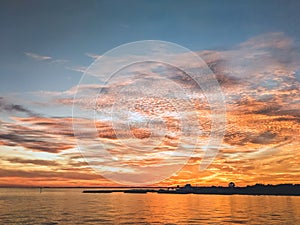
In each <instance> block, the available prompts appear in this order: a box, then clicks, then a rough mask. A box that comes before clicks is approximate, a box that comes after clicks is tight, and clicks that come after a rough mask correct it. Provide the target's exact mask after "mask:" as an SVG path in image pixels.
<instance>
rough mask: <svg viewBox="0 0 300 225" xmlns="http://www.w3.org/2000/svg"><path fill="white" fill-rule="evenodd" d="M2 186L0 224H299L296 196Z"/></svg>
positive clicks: (299, 207) (298, 204)
mask: <svg viewBox="0 0 300 225" xmlns="http://www.w3.org/2000/svg"><path fill="white" fill-rule="evenodd" d="M82 190H83V189H63V188H62V189H59V188H51V189H43V191H42V193H40V190H39V189H38V188H10V189H8V188H0V224H45V225H46V224H48V225H50V224H53V225H54V224H300V197H299V196H244V195H194V194H186V195H174V194H173V195H172V194H157V193H147V194H126V193H109V194H84V193H81V192H82Z"/></svg>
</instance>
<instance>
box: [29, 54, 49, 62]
mask: <svg viewBox="0 0 300 225" xmlns="http://www.w3.org/2000/svg"><path fill="white" fill-rule="evenodd" d="M25 55H26V56H28V57H30V58H33V59H36V60H40V61H44V60H50V59H52V57H50V56H46V55H39V54H37V53H33V52H25Z"/></svg>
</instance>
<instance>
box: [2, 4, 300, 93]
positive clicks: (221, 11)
mask: <svg viewBox="0 0 300 225" xmlns="http://www.w3.org/2000/svg"><path fill="white" fill-rule="evenodd" d="M299 6H300V3H299V2H298V1H276V0H275V1H176V0H175V1H168V0H164V1H145V0H141V1H137V0H129V1H92V0H90V1H66V0H63V1H57V0H53V1H38V0H35V1H32V0H29V1H15V0H12V1H1V7H0V28H1V42H0V49H1V51H0V76H1V83H0V91H1V93H9V92H19V91H20V92H23V91H25V92H28V91H36V90H48V91H62V90H66V89H68V88H70V87H72V86H74V85H76V84H77V82H78V81H79V79H80V76H81V74H80V73H78V72H75V71H73V70H71V69H70V68H74V67H79V66H88V65H89V64H90V63H91V62H92V59H91V58H88V57H87V56H86V55H85V53H95V54H103V53H104V52H106V51H108V50H110V49H111V48H114V47H116V46H118V45H120V44H124V43H127V42H132V41H137V40H145V39H157V40H164V41H171V42H175V43H177V44H180V45H183V46H185V47H187V48H190V49H191V50H195V51H199V50H203V49H226V48H230V47H231V46H233V45H235V44H238V43H241V42H243V41H245V40H247V39H248V38H250V37H253V36H256V35H259V34H262V33H267V32H284V33H285V34H287V35H288V36H290V37H292V38H294V39H296V40H297V39H298V38H299V34H300V30H299V26H298V22H297V21H298V16H297V15H298V9H299ZM26 52H27V53H35V54H38V55H42V56H49V57H52V60H48V61H47V60H35V59H34V58H32V57H28V55H27V56H26V54H25V53H26ZM56 60H63V61H62V62H61V61H58V62H57V61H56ZM45 61H47V62H45ZM52 61H55V62H54V63H51V62H52Z"/></svg>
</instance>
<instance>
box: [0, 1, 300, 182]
mask: <svg viewBox="0 0 300 225" xmlns="http://www.w3.org/2000/svg"><path fill="white" fill-rule="evenodd" d="M299 4H300V3H299V2H298V1H283V0H282V1H278V0H274V1H263V2H262V1H247V2H246V1H234V0H232V1H221V0H220V1H190V0H187V1H178V0H175V1H168V0H164V1H145V0H140V1H137V0H135V1H134V0H125V1H92V0H90V1H68V0H63V1H56V0H53V1H45V0H43V1H37V0H36V1H32V0H28V1H15V0H10V1H8V0H4V1H1V3H0V5H1V7H0V29H1V37H0V49H1V50H0V79H1V82H0V149H1V153H0V156H1V158H0V170H1V172H0V185H1V186H95V185H97V186H103V185H109V186H111V185H119V183H116V180H117V181H124V180H125V181H128V180H126V179H129V180H130V179H132V178H134V177H136V179H141V177H143V178H145V180H143V182H147V181H149V182H150V183H151V181H152V178H153V179H154V178H155V179H154V180H155V181H158V182H156V183H154V184H155V185H177V184H185V183H192V184H198V185H227V183H229V182H230V181H234V182H235V183H236V184H237V185H240V186H243V185H248V184H255V183H273V184H277V183H299V181H298V179H297V178H298V177H299V175H300V166H299V163H300V153H299V152H300V151H298V150H300V143H299V140H300V138H299V136H300V125H299V122H300V118H299V114H300V113H299V112H300V106H299V103H300V91H299V90H300V63H299V62H300V60H299V59H300V58H299V56H300V48H299V39H300V26H299V13H298V9H299V7H300V5H299ZM143 40H160V41H164V42H172V43H175V44H178V45H180V46H183V47H185V48H187V49H189V50H191V51H192V52H194V53H195V54H197V55H198V56H199V57H201V59H202V60H204V62H205V65H204V64H203V65H201V66H200V67H201V68H200V69H201V71H202V70H203V71H205V72H213V74H214V75H215V78H216V80H217V81H218V83H219V85H220V88H221V90H222V93H223V96H224V102H225V103H224V104H225V105H224V106H225V107H226V113H225V114H224V115H223V114H222V115H221V116H224V117H225V118H226V126H225V128H224V129H225V131H224V137H223V139H222V143H221V144H220V146H218V148H216V147H215V146H212V145H209V144H207V140H208V139H209V135H210V134H211V130H212V124H213V123H212V117H211V115H212V114H213V110H212V108H213V106H210V107H208V105H209V104H210V102H209V99H210V97H209V96H214V92H213V90H208V91H207V92H208V93H204V94H203V90H202V91H201V89H200V88H199V87H198V86H197V85H196V84H195V83H193V79H192V80H191V79H190V78H187V77H186V74H184V73H183V72H182V71H181V70H178V69H174V68H173V69H172V68H170V67H168V66H166V65H162V64H151V63H150V64H147V63H146V64H143V65H142V66H139V65H133V66H132V67H128V68H127V69H125V70H124V71H123V72H120V73H118V74H117V75H116V76H115V78H114V79H113V80H112V81H111V82H110V83H107V84H105V85H104V84H103V83H101V82H100V81H99V80H98V78H99V77H97V76H98V75H101V72H102V70H103V67H100V66H97V65H101V64H100V63H101V59H104V58H103V57H102V58H101V56H103V55H104V54H105V53H106V52H107V51H109V50H111V49H114V48H116V47H118V46H120V45H122V44H126V43H131V42H136V41H143ZM162 49H164V48H163V47H162ZM118 57H120V56H118ZM131 57H132V56H131ZM128 59H130V55H129V56H128ZM189 59H190V58H189V57H187V55H184V54H182V55H180V54H179V55H177V56H176V57H175V59H174V61H173V62H174V63H175V64H180V63H182V62H184V63H185V64H184V65H185V67H186V68H185V69H187V70H189V69H193V68H194V65H193V63H192V62H191V61H189ZM95 60H96V63H94V64H92V63H93V62H94V61H95ZM99 60H100V61H99ZM115 60H116V61H113V60H112V61H111V62H119V61H118V58H116V59H115ZM111 62H110V63H111ZM97 63H99V64H97ZM110 63H109V61H107V64H106V65H107V67H108V68H109V69H110V67H109V66H110V65H111V64H110ZM91 64H92V66H90V65H91ZM198 69H199V68H198ZM87 71H88V72H87ZM84 72H87V73H86V76H85V77H83V74H84ZM89 72H93V73H95V74H96V76H93V75H91V74H90V73H89ZM82 77H83V79H82ZM95 77H96V78H95ZM137 77H139V78H137ZM87 78H89V79H88V80H87V82H86V83H84V84H83V83H82V81H85V79H87ZM202 78H204V77H201V76H200V78H199V81H200V80H201V79H202ZM195 79H196V78H194V80H195ZM141 80H142V81H143V82H142V83H141ZM196 80H197V79H196ZM80 82H81V83H80ZM147 82H148V83H147ZM147 85H148V86H147ZM172 85H176V87H180V88H175V89H176V90H177V91H174V86H172ZM141 86H142V87H144V89H141V88H140V87H141ZM78 87H79V88H78ZM149 87H151V88H149ZM99 90H103V92H101V94H100V96H99ZM178 90H184V91H185V92H180V91H178ZM167 92H168V93H171V92H173V94H174V93H176V94H178V96H179V97H178V96H177V97H176V98H175V99H174V96H173V97H170V96H169V95H167V94H166V93H167ZM76 93H77V96H80V94H83V97H82V99H80V98H78V97H77V98H76V96H75V99H74V94H76ZM137 93H138V94H137ZM183 93H184V94H183ZM87 95H89V96H87ZM183 95H184V96H183ZM94 96H98V97H97V98H95V97H94ZM186 96H188V101H183V100H185V98H186ZM84 97H85V98H84ZM123 97H127V98H128V99H129V100H130V101H129V103H130V104H131V102H132V101H134V102H137V103H138V104H139V105H141V106H147V107H150V109H151V110H152V111H151V110H148V111H147V110H144V109H143V110H141V109H136V108H135V109H131V110H129V108H126V110H125V109H124V107H123V106H124V105H126V104H125V103H124V102H122V101H121V100H119V99H123ZM211 98H213V97H211ZM218 98H221V97H220V96H219V95H218V96H217V98H216V99H218ZM91 101H95V102H94V105H91V104H90V102H91ZM168 102H171V103H172V104H173V105H172V104H171V105H170V104H168ZM187 102H188V103H187ZM73 104H74V105H75V106H76V107H78V108H80V110H83V111H84V112H88V115H89V118H84V117H83V116H82V114H80V113H79V111H80V110H79V111H76V112H77V113H78V114H77V115H76V113H75V118H73V117H72V107H73ZM172 107H173V108H172ZM174 107H175V108H174ZM111 110H115V111H114V112H115V114H113V117H112V118H113V119H112V118H110V119H107V113H108V112H111ZM156 110H158V112H160V113H156ZM159 110H160V111H159ZM174 110H175V111H176V112H180V113H181V114H180V115H179V114H176V115H175V116H174V115H173V114H172V111H174ZM125 111H126V113H125ZM150 112H151V113H150ZM153 112H154V113H153ZM161 112H163V113H162V114H161ZM90 113H96V122H95V118H92V116H91V114H90ZM124 113H125V114H126V116H127V117H126V118H124V117H122V116H124V115H125V114H124ZM84 115H86V114H84ZM128 115H131V116H130V117H129V116H128ZM187 115H189V116H191V117H190V119H186V118H187ZM193 116H195V118H196V119H195V120H196V121H197V122H198V124H199V130H200V131H201V132H200V134H199V133H197V132H198V129H196V128H194V127H193V126H191V123H192V122H191V121H194V120H193V119H191V118H194V117H193ZM145 118H146V119H145ZM149 118H150V119H149ZM93 119H94V120H93ZM122 119H123V120H124V119H125V120H130V123H128V124H130V125H128V126H125V125H124V124H123V123H122ZM144 120H147V121H150V122H151V121H152V123H151V124H150V125H149V124H148V125H147V124H146V126H148V127H146V128H147V129H146V128H145V127H143V128H141V127H135V126H137V125H136V124H137V123H139V124H143V123H144ZM91 121H92V122H93V123H94V122H95V124H96V125H95V127H96V133H97V135H96V136H97V137H95V139H94V140H91V136H88V138H89V139H88V138H87V136H86V135H85V133H84V132H83V133H80V134H81V136H80V135H79V136H78V135H76V130H75V136H74V131H73V126H74V124H75V127H76V124H77V125H78V124H79V125H80V126H79V125H78V127H81V126H82V127H85V128H86V126H89V125H90V123H91ZM131 123H133V124H131ZM185 123H186V124H187V125H185ZM156 125H157V127H156ZM143 126H145V123H144V124H143ZM149 126H150V127H149ZM151 126H152V127H151ZM184 126H189V129H190V131H192V132H191V133H192V135H191V137H192V138H191V140H192V141H191V142H193V144H191V143H190V142H189V141H190V139H189V138H187V136H185V134H184V132H183V130H184V129H183V128H184ZM78 129H79V128H78ZM128 129H130V132H129V131H128ZM189 129H187V130H184V131H185V132H188V130H189ZM154 130H155V131H164V132H166V133H163V132H162V133H159V132H158V133H155V132H154ZM80 132H81V131H80ZM128 132H129V133H128ZM168 132H169V133H168ZM150 133H151V135H150ZM77 134H78V133H77ZM83 134H84V135H83ZM89 135H90V134H89ZM195 140H198V142H197V143H195ZM86 141H87V142H86ZM95 141H96V142H98V143H101V144H103V146H104V147H103V146H102V148H105V149H106V150H108V152H110V154H111V155H113V156H114V157H115V158H114V159H115V161H117V163H118V166H120V165H119V164H121V165H122V166H123V167H122V166H121V167H122V170H124V171H125V172H124V171H121V170H120V168H119V167H118V166H116V162H115V161H112V160H111V159H108V158H106V157H104V158H103V155H100V156H101V157H100V156H97V155H96V156H97V157H96V156H95V155H93V156H92V157H91V156H90V155H89V154H88V153H90V152H92V150H91V149H90V150H89V151H86V152H82V151H84V150H82V149H81V151H80V145H81V144H82V145H84V146H85V147H86V146H89V145H91V143H94V142H95ZM83 143H84V144H83ZM86 143H88V144H86ZM191 145H192V146H193V149H194V152H193V154H192V156H190V155H185V153H186V151H189V150H190V149H191V147H190V146H191ZM98 147H99V146H98ZM137 147H138V150H137V149H136V148H137ZM100 149H101V148H100ZM141 149H144V150H143V151H142V150H141ZM145 149H146V150H145ZM174 150H178V152H177V154H178V155H179V156H178V157H179V158H180V157H181V158H180V159H181V160H183V161H180V163H183V162H185V160H186V159H187V158H186V157H189V159H188V161H187V162H185V164H184V165H182V166H183V167H182V168H181V167H180V169H179V170H177V169H178V168H177V167H176V169H174V168H173V167H172V166H174V165H176V164H178V161H176V160H177V158H176V157H174V158H171V159H169V158H168V162H167V163H166V162H165V161H162V160H163V159H166V158H167V156H168V155H169V154H171V153H170V152H172V151H174ZM216 150H217V152H216ZM98 151H99V150H98ZM98 151H97V152H98ZM100 152H101V151H100ZM207 152H208V153H210V152H213V153H216V156H215V158H214V160H213V162H212V163H211V164H210V165H209V167H208V168H206V169H205V170H199V165H200V164H201V161H202V160H203V157H204V155H205V153H207ZM85 153H86V154H85ZM166 155H167V156H166ZM95 158H96V159H97V160H94V159H95ZM175 158H176V159H175ZM116 159H117V160H116ZM180 163H179V164H180ZM179 164H178V165H179ZM180 165H181V164H180ZM95 168H96V169H95ZM128 168H129V169H128ZM154 168H155V169H154ZM127 169H128V170H127ZM173 169H174V170H175V171H174V173H171V172H170V171H171V170H172V171H173ZM160 171H161V172H160ZM163 171H168V172H170V174H169V175H170V176H169V177H167V176H166V174H165V175H164V176H162V177H160V176H153V174H154V173H155V174H160V173H161V174H163ZM107 174H109V175H107ZM111 174H118V176H117V177H118V179H117V177H114V176H113V178H115V179H116V180H114V179H113V180H109V179H107V177H106V176H110V175H111ZM105 175H106V176H105ZM150 177H151V179H150ZM119 178H122V179H119ZM140 181H141V182H142V179H141V180H140ZM125 183H126V182H125ZM150 183H149V184H150ZM151 184H152V183H151ZM154 184H153V185H154Z"/></svg>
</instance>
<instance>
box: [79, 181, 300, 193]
mask: <svg viewBox="0 0 300 225" xmlns="http://www.w3.org/2000/svg"><path fill="white" fill-rule="evenodd" d="M232 184H233V183H232ZM113 192H123V193H138V194H147V193H148V192H155V193H158V194H213V195H280V196H300V185H299V184H296V185H293V184H279V185H262V184H256V185H253V186H247V187H235V186H234V185H233V186H229V187H215V186H212V187H193V186H192V185H190V184H186V185H185V186H184V187H176V188H174V187H172V188H170V187H169V188H167V189H163V188H160V189H158V190H155V189H154V188H152V189H150V188H147V189H143V188H139V189H137V188H136V189H128V190H121V189H111V190H109V189H108V190H107V189H106V190H84V191H83V193H113Z"/></svg>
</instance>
